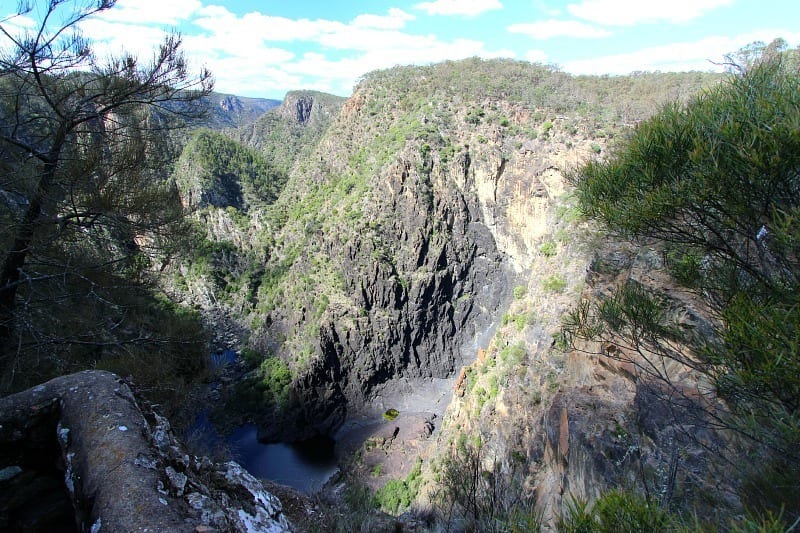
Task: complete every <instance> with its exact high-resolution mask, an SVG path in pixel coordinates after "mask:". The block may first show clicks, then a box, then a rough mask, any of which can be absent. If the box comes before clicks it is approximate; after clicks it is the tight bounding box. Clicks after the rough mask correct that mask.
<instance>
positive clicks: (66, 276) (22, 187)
mask: <svg viewBox="0 0 800 533" xmlns="http://www.w3.org/2000/svg"><path fill="white" fill-rule="evenodd" d="M115 3H116V1H115V0H43V1H41V2H21V3H20V4H19V7H18V9H17V11H16V12H15V13H13V14H12V15H10V16H8V17H6V18H5V19H3V20H0V170H2V174H1V175H0V218H1V219H2V223H3V224H2V229H0V247H1V248H0V354H2V357H3V359H2V360H1V361H0V368H3V369H4V370H5V372H6V374H5V377H6V379H8V378H9V376H11V375H13V373H14V372H15V369H18V368H22V367H24V366H26V364H25V361H23V359H24V358H23V357H20V356H21V355H22V354H25V353H26V351H30V349H33V348H35V347H43V346H47V347H54V346H73V347H74V346H84V347H86V348H87V349H91V350H93V351H95V352H100V351H102V350H103V349H104V346H105V345H114V346H117V347H120V346H124V345H125V344H130V343H136V342H148V341H152V340H153V339H152V338H151V337H152V336H151V335H150V334H148V333H144V332H143V331H142V330H138V331H137V328H135V327H132V326H130V325H129V322H130V320H129V319H130V318H131V316H132V315H134V314H136V313H135V312H134V311H132V310H131V309H130V308H128V307H126V306H125V305H123V304H122V302H123V301H124V300H125V298H127V297H129V296H130V294H131V291H134V292H135V289H139V288H141V287H142V286H143V282H144V281H146V277H147V274H148V272H150V271H152V270H153V268H151V267H152V264H151V263H152V261H153V259H154V258H157V257H159V254H161V259H162V260H163V254H164V253H165V250H166V248H165V246H166V245H167V243H168V242H169V237H170V236H171V235H172V234H174V232H175V230H176V228H177V227H178V226H179V225H180V224H181V221H182V219H183V214H184V213H183V208H182V205H181V202H180V198H179V197H178V194H177V189H176V188H175V186H174V184H173V183H171V182H170V180H169V179H168V176H169V172H170V166H169V164H170V158H171V157H172V155H173V154H172V153H171V152H172V150H171V147H170V142H171V137H172V135H171V131H172V130H174V129H176V128H180V127H182V126H183V125H185V124H186V122H187V119H191V118H195V117H199V116H201V115H202V112H203V109H202V102H203V97H204V96H205V95H207V94H208V93H209V92H210V91H211V89H212V86H213V80H212V77H211V75H210V73H209V72H207V71H205V70H203V71H201V72H199V73H197V74H192V73H190V71H189V68H188V64H187V59H186V58H185V56H184V54H183V53H182V49H181V38H180V36H179V35H177V34H170V35H167V36H165V38H164V40H163V42H162V43H161V45H160V46H159V47H158V48H157V49H156V50H154V53H153V55H152V57H151V58H149V60H142V59H141V58H139V57H136V56H134V55H131V54H128V53H121V54H120V55H117V56H108V57H106V58H100V57H98V55H97V54H95V52H94V51H93V43H92V42H91V41H90V40H88V39H87V38H86V37H85V36H84V35H83V34H82V32H81V24H82V23H83V22H84V21H86V20H87V19H90V18H91V17H94V16H97V15H99V14H101V13H103V12H104V11H106V10H109V9H112V8H113V7H114V4H115ZM31 20H33V21H35V24H33V25H31V24H21V23H20V22H21V21H31ZM70 315H71V316H70ZM68 318H70V319H68ZM79 318H80V319H85V320H83V321H82V323H81V320H78V319H79ZM73 319H74V320H73ZM77 323H80V324H81V325H80V327H76V324H77ZM49 349H50V348H48V350H49ZM50 363H52V364H53V365H55V366H56V367H57V366H58V361H52V360H51V361H50ZM56 370H57V369H56Z"/></svg>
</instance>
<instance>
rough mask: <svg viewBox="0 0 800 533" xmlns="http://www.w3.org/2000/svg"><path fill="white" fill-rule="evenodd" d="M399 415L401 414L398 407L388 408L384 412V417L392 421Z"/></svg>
mask: <svg viewBox="0 0 800 533" xmlns="http://www.w3.org/2000/svg"><path fill="white" fill-rule="evenodd" d="M398 416H400V411H398V410H397V409H387V410H386V412H385V413H383V419H384V420H388V421H392V420H394V419H395V418H397V417H398Z"/></svg>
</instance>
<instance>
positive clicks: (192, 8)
mask: <svg viewBox="0 0 800 533" xmlns="http://www.w3.org/2000/svg"><path fill="white" fill-rule="evenodd" d="M201 6H202V4H201V3H200V0H119V1H118V2H117V3H116V5H115V6H114V7H113V8H112V9H109V10H107V11H103V12H102V13H99V14H98V15H97V17H98V18H101V19H103V20H106V21H110V22H125V23H127V24H137V23H138V24H160V25H168V26H177V25H178V24H179V23H180V21H182V20H186V19H188V18H190V17H191V15H192V14H193V13H195V12H196V11H197V10H198V9H200V8H201Z"/></svg>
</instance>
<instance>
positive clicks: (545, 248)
mask: <svg viewBox="0 0 800 533" xmlns="http://www.w3.org/2000/svg"><path fill="white" fill-rule="evenodd" d="M539 253H540V254H542V255H543V256H545V257H553V256H554V255H556V253H558V245H556V243H554V242H553V241H545V242H543V243H542V244H540V245H539Z"/></svg>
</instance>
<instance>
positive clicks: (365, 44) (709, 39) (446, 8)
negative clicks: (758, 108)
mask: <svg viewBox="0 0 800 533" xmlns="http://www.w3.org/2000/svg"><path fill="white" fill-rule="evenodd" d="M65 1H66V4H71V3H75V2H79V3H80V2H84V3H85V2H86V1H87V0H65ZM34 3H39V4H44V3H46V2H45V0H35V1H34ZM16 4H17V2H16V0H0V24H2V25H3V27H4V28H6V29H8V30H10V31H13V30H14V29H17V28H20V27H26V26H27V27H31V25H32V24H34V23H35V18H36V15H37V13H40V12H41V10H37V9H34V10H33V11H32V12H31V13H29V14H28V15H27V16H24V17H13V18H10V19H9V18H8V17H7V16H2V15H3V14H4V13H11V12H12V11H13V10H14V9H15V7H16ZM798 22H800V1H798V0H661V1H654V0H559V1H555V0H427V1H425V0H423V1H420V0H369V1H366V0H364V1H357V0H260V1H258V0H118V1H117V3H116V6H114V7H113V8H112V9H109V10H107V11H105V12H103V13H101V14H100V15H98V16H95V17H93V18H91V19H89V20H85V21H84V22H83V23H82V24H81V29H82V31H83V32H84V34H85V35H86V36H87V37H89V38H91V39H92V40H93V42H94V49H95V51H96V52H97V53H98V55H101V56H102V55H105V54H110V53H115V52H118V51H120V50H123V49H124V50H127V51H128V52H133V53H136V54H139V55H140V56H141V57H150V56H151V55H152V50H153V48H154V47H155V46H157V45H158V43H159V42H161V40H162V39H163V37H164V34H165V32H168V31H178V32H180V33H181V35H182V37H183V45H182V46H183V49H184V51H185V53H186V55H187V57H188V58H189V59H190V63H191V64H192V65H193V67H194V68H195V69H199V67H200V66H205V67H207V68H209V69H210V70H211V71H212V73H213V74H214V77H215V79H216V85H215V89H216V90H217V91H219V92H224V93H232V94H237V95H240V96H252V97H263V98H275V99H281V98H283V96H284V94H285V93H286V92H287V91H289V90H294V89H315V90H320V91H325V92H329V93H333V94H337V95H340V96H348V95H350V94H351V93H352V90H353V87H354V85H355V84H356V83H357V81H358V79H359V78H360V77H361V76H362V75H363V74H365V73H367V72H370V71H372V70H376V69H383V68H391V67H392V66H395V65H409V64H430V63H434V62H438V61H444V60H448V59H461V58H466V57H474V56H477V57H483V58H496V57H507V58H513V59H518V60H524V61H531V62H538V63H545V64H551V65H556V66H557V67H558V68H560V69H561V70H563V71H566V72H570V73H574V74H627V73H629V72H632V71H645V70H647V71H652V70H660V71H683V70H702V71H707V70H721V69H722V67H721V66H719V65H716V64H715V63H719V62H721V61H722V60H723V56H724V55H725V54H727V53H730V52H733V51H735V50H737V49H739V48H741V47H742V46H745V45H747V44H749V43H752V42H754V41H765V42H770V41H772V40H773V39H774V38H776V37H782V38H784V39H785V40H786V41H787V42H788V43H789V45H790V46H792V47H795V46H798V45H800V26H798ZM0 45H3V40H2V39H1V38H0Z"/></svg>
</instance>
